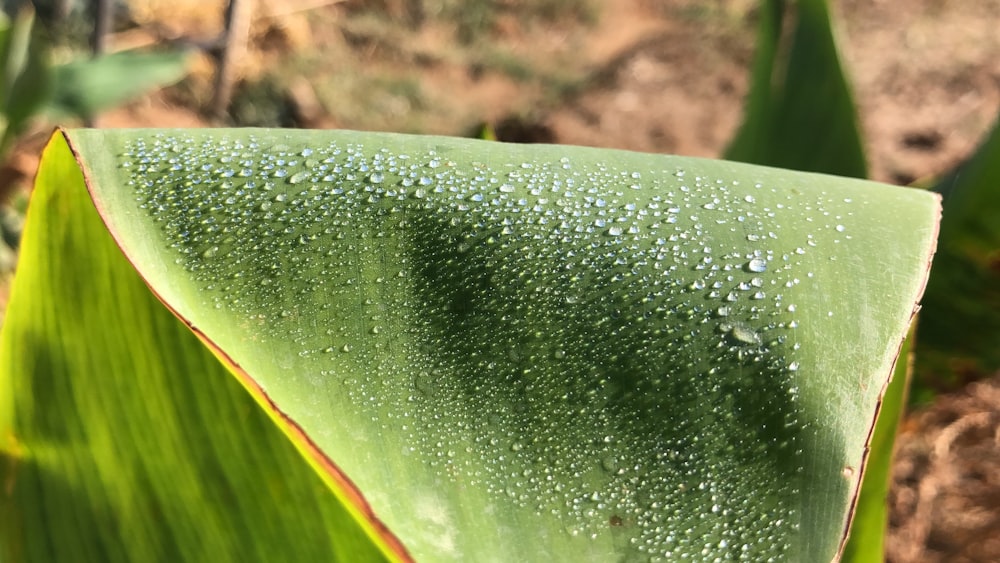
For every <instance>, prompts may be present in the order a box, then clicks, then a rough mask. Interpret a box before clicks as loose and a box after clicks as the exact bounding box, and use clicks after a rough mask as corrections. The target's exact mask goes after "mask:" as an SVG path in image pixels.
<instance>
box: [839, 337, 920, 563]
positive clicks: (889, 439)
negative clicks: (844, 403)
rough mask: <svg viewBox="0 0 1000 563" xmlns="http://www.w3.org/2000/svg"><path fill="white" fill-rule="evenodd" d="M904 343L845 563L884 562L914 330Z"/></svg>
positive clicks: (866, 470)
mask: <svg viewBox="0 0 1000 563" xmlns="http://www.w3.org/2000/svg"><path fill="white" fill-rule="evenodd" d="M915 327H916V324H914V325H913V326H911V327H910V332H909V334H908V335H907V337H906V341H905V342H903V347H902V349H901V350H900V353H899V357H898V358H897V360H896V369H895V370H893V375H892V380H891V381H890V382H889V385H888V387H886V391H885V396H883V397H882V404H881V406H880V407H879V412H878V419H877V421H876V423H875V430H874V431H873V434H872V441H871V451H870V453H869V456H868V460H867V462H866V463H865V467H864V476H863V477H862V480H861V490H860V491H859V493H858V506H857V510H856V511H855V514H854V520H853V521H852V523H851V533H850V535H849V537H848V540H847V545H846V546H845V548H844V557H843V559H842V561H844V562H845V563H869V562H870V563H882V561H885V533H886V528H887V525H888V523H889V506H888V500H887V499H888V498H889V478H890V476H891V471H892V458H893V444H894V443H895V441H896V430H897V429H898V428H899V422H900V420H901V419H902V417H903V413H904V412H905V410H906V409H905V407H906V395H907V390H908V389H909V384H910V374H911V373H912V371H913V352H912V344H913V340H914V330H913V329H914V328H915Z"/></svg>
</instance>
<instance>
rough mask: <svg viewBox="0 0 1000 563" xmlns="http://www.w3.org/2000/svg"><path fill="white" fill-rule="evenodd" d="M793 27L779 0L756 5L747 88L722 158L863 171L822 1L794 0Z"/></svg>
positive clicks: (841, 172) (845, 86) (848, 90)
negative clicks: (785, 30) (788, 29)
mask: <svg viewBox="0 0 1000 563" xmlns="http://www.w3.org/2000/svg"><path fill="white" fill-rule="evenodd" d="M791 4H792V5H793V6H794V8H795V10H794V13H793V15H794V22H793V26H792V27H793V29H794V32H793V33H791V34H789V35H788V36H784V35H783V34H782V26H783V20H784V17H783V16H784V15H785V11H786V3H785V2H784V1H782V0H766V1H765V2H763V3H762V5H761V10H760V16H759V17H760V23H759V25H758V34H757V44H756V49H757V51H756V53H755V55H754V65H753V74H752V76H751V87H750V93H749V95H748V99H747V108H746V112H745V114H744V118H743V119H744V121H743V125H742V126H741V127H740V129H739V131H738V132H737V134H736V137H735V138H734V139H733V141H732V143H731V144H730V146H729V148H728V149H727V150H726V155H725V157H726V158H728V159H732V160H739V161H743V162H752V163H755V164H766V165H769V166H780V167H782V168H790V169H793V170H808V171H812V172H823V173H827V174H838V175H841V176H853V177H856V178H864V177H865V176H867V172H866V169H867V167H866V164H865V156H864V149H863V147H862V142H861V135H860V133H859V131H858V119H857V114H856V113H855V109H854V99H853V95H852V94H851V88H850V86H849V84H848V82H847V79H846V77H845V76H844V72H843V70H842V68H841V64H840V56H839V55H838V52H837V44H836V41H835V37H834V32H833V27H832V25H831V22H830V13H829V8H828V7H827V3H826V1H825V0H798V1H796V2H792V3H791Z"/></svg>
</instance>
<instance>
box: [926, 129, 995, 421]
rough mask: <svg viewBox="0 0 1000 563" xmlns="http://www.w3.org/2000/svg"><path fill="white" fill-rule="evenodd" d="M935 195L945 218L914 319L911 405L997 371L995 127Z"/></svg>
mask: <svg viewBox="0 0 1000 563" xmlns="http://www.w3.org/2000/svg"><path fill="white" fill-rule="evenodd" d="M936 190H937V191H938V192H940V193H941V194H943V195H944V204H945V214H944V217H943V219H942V221H941V237H940V240H939V242H938V251H937V256H936V257H935V259H934V262H935V263H934V270H933V272H932V273H931V276H930V279H929V280H928V283H927V293H926V296H925V298H924V305H923V310H922V311H921V313H920V317H921V323H920V331H919V333H918V335H917V339H918V343H919V348H918V356H917V377H918V379H917V381H918V383H919V384H920V386H919V391H920V395H919V396H918V397H915V399H916V400H917V401H918V402H919V401H922V400H926V399H927V398H928V397H930V396H932V395H933V392H934V390H935V389H938V390H939V389H941V388H942V387H945V388H948V386H954V385H955V384H957V383H962V382H964V380H967V379H970V378H981V377H984V376H987V375H990V374H992V373H994V372H995V371H996V370H998V369H1000V345H998V344H1000V121H998V123H997V125H996V126H995V127H994V128H993V131H992V132H991V133H990V134H989V135H988V136H987V137H986V139H985V141H984V142H983V144H982V145H981V146H980V147H979V149H978V150H977V152H976V154H975V155H974V156H973V157H972V158H971V159H970V160H969V161H968V162H967V163H966V164H964V165H963V166H961V167H959V168H958V169H956V170H955V171H954V172H952V173H951V174H949V175H948V176H947V177H946V178H944V179H943V180H942V181H941V182H940V183H939V184H938V186H937V188H936Z"/></svg>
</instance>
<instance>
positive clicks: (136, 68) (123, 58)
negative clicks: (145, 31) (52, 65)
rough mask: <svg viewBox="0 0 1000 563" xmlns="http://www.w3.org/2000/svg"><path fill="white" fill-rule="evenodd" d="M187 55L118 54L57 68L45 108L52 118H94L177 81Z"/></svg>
mask: <svg viewBox="0 0 1000 563" xmlns="http://www.w3.org/2000/svg"><path fill="white" fill-rule="evenodd" d="M187 55H188V54H187V53H186V52H185V51H170V52H164V53H143V52H138V51H122V52H119V53H112V54H110V55H103V56H101V57H98V58H96V59H78V60H75V61H71V62H69V63H66V64H63V65H60V66H58V67H56V69H55V79H54V80H55V94H54V99H53V100H52V101H51V103H50V104H49V106H48V107H47V108H46V109H47V111H48V112H50V113H52V114H54V115H56V116H66V115H72V116H79V117H91V116H94V115H96V114H98V113H100V112H101V111H103V110H106V109H109V108H112V107H115V106H117V105H120V104H122V103H125V102H127V101H129V100H132V99H133V98H136V97H138V96H140V95H142V94H143V93H145V92H146V91H148V90H150V89H152V88H156V87H160V86H166V85H168V84H171V83H173V82H176V81H177V80H180V79H181V78H182V77H183V76H184V73H185V72H186V69H187V59H188V56H187Z"/></svg>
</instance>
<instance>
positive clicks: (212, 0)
mask: <svg viewBox="0 0 1000 563" xmlns="http://www.w3.org/2000/svg"><path fill="white" fill-rule="evenodd" d="M549 3H550V4H551V3H552V2H549ZM131 4H136V5H138V6H140V8H141V9H137V10H135V13H134V15H135V17H136V18H137V19H139V20H140V21H141V22H143V23H145V24H147V27H148V29H154V26H153V24H156V26H155V29H159V30H160V31H159V33H160V34H161V35H166V36H176V35H183V34H185V33H189V34H193V35H197V36H199V37H204V36H205V35H206V34H208V35H211V34H212V33H214V32H213V29H216V28H213V26H217V25H219V23H218V22H220V21H221V20H220V18H219V17H218V14H219V13H221V5H222V2H221V1H220V0H208V1H206V0H170V1H169V2H164V1H163V0H145V1H139V0H134V1H133V2H131ZM300 4H301V6H299V5H300ZM411 4H412V0H381V1H379V2H372V3H365V2H361V1H360V0H356V1H344V2H339V3H338V2H323V1H320V0H316V1H310V0H299V1H297V2H292V1H289V2H284V3H282V2H277V1H276V0H259V2H258V5H259V6H260V8H259V13H263V14H265V16H264V17H259V18H257V19H256V20H255V22H254V25H253V27H252V29H251V44H250V45H249V56H248V57H247V58H246V59H245V60H244V61H242V64H241V67H240V72H241V76H242V77H243V78H244V79H246V80H247V81H251V82H252V81H254V80H257V79H259V78H261V77H264V76H271V75H273V76H278V77H279V78H280V77H284V79H283V80H284V85H285V88H286V91H285V93H284V99H281V100H278V103H287V104H289V105H290V106H291V110H292V114H293V115H295V116H296V117H295V119H296V120H297V122H298V123H299V124H304V125H311V126H320V127H333V126H339V127H346V128H357V129H392V130H401V131H419V132H429V133H444V134H468V132H469V131H470V130H472V129H473V128H475V127H476V126H477V123H480V122H487V123H490V124H493V125H495V126H496V130H497V131H498V133H500V136H501V138H505V139H512V140H514V139H516V140H542V141H548V142H558V143H566V144H586V145H597V146H605V147H617V148H626V149H634V150H641V151H651V152H665V153H678V154H687V155H695V156H717V155H719V154H720V153H721V152H722V150H723V149H724V147H725V145H726V143H727V141H728V140H729V139H730V138H732V136H733V133H734V131H735V129H736V128H737V126H738V125H739V121H740V118H741V111H742V100H743V97H744V96H745V94H746V90H747V72H748V66H749V64H750V61H751V58H752V52H753V39H754V31H753V29H752V25H751V24H750V23H749V21H750V17H751V16H752V12H753V7H754V5H755V3H754V2H752V1H750V0H718V1H716V2H711V3H709V2H704V1H701V2H699V1H697V0H604V1H601V0H592V2H591V4H592V5H594V6H595V7H596V11H597V19H596V21H595V22H594V23H592V24H587V23H585V22H580V21H576V20H574V21H562V20H559V19H555V20H551V19H550V20H530V21H528V20H525V19H524V18H520V17H519V12H518V11H517V8H518V7H519V6H523V5H526V4H525V3H524V2H518V1H517V0H505V1H504V2H499V3H497V5H500V6H506V7H508V8H510V9H508V10H506V11H504V12H503V13H501V14H500V16H499V17H498V18H497V19H496V21H494V22H493V23H492V24H491V26H490V27H489V28H488V29H487V30H486V31H485V32H483V33H484V34H485V41H479V42H473V43H471V44H461V43H459V42H457V41H456V40H455V37H456V29H455V26H454V25H452V24H450V23H449V22H448V21H442V20H440V19H435V18H434V17H432V16H433V14H430V15H428V14H424V15H423V16H424V19H423V21H422V23H420V24H419V25H417V23H415V21H414V18H415V17H416V16H414V15H413V14H412V13H410V12H407V10H406V7H407V6H408V5H411ZM430 4H431V3H428V4H427V5H430ZM442 4H447V2H442ZM317 5H322V6H321V7H318V8H312V9H309V10H305V9H306V8H309V7H310V6H317ZM371 5H376V6H381V7H382V11H381V12H379V11H376V10H373V9H372V8H371V7H370V6H371ZM279 7H280V8H281V9H279ZM297 7H301V8H302V10H297ZM833 8H834V14H835V16H836V17H837V20H838V21H839V22H840V24H841V25H840V26H839V31H840V39H841V46H842V53H843V57H844V59H845V65H846V68H847V69H848V71H849V73H850V75H851V77H852V82H853V85H854V88H855V91H856V101H857V104H858V107H859V113H860V122H861V125H862V129H863V131H864V134H865V137H866V139H867V145H868V146H867V149H868V155H869V160H870V166H871V175H872V177H873V178H875V179H878V180H882V181H887V182H894V183H910V182H912V181H914V180H918V179H924V178H928V177H933V176H936V175H940V174H942V173H944V172H946V171H947V170H949V169H951V168H952V167H954V166H955V165H956V164H957V163H959V162H961V161H962V160H964V159H965V158H967V157H968V156H969V155H970V152H971V151H972V150H973V149H974V148H975V146H976V145H977V144H978V142H979V141H980V139H981V137H982V136H983V134H984V133H985V132H986V131H987V130H989V128H990V127H991V125H992V123H993V120H994V119H995V118H996V115H997V113H998V109H1000V32H998V30H1000V0H978V1H977V2H946V1H944V0H896V1H889V0H837V1H835V2H834V6H833ZM206 10H207V11H208V12H209V14H208V16H210V17H207V16H206ZM213 18H214V19H213ZM417 19H419V18H417ZM185 30H187V31H185ZM147 31H148V30H147ZM216 31H217V29H216ZM147 35H151V36H155V33H152V32H149V33H147ZM136 37H137V36H136V34H135V33H132V34H131V35H129V36H128V38H129V40H130V41H132V40H134V41H138V42H139V43H141V42H142V41H143V39H142V37H141V34H140V37H139V39H136ZM125 38H126V36H122V39H123V40H124V39H125ZM304 77H305V78H304ZM210 78H211V65H209V64H207V63H206V62H205V61H204V60H203V61H201V62H200V63H199V64H198V66H197V68H196V70H195V72H194V73H193V75H192V77H191V78H190V79H189V80H188V83H187V85H186V87H185V88H186V89H184V88H182V89H180V91H181V92H182V93H181V94H178V89H175V90H174V91H173V92H172V93H167V94H163V93H160V94H156V95H153V96H150V97H149V98H147V99H145V100H143V101H140V102H137V103H135V104H132V105H130V106H128V107H125V108H122V109H120V110H117V111H114V112H110V113H109V114H107V115H105V116H104V117H103V118H102V121H101V124H102V125H103V126H116V127H119V126H121V127H124V126H183V127H189V126H199V125H208V124H211V123H212V121H211V120H209V119H207V118H205V117H204V112H203V111H201V109H203V108H204V107H207V99H208V98H209V97H210V89H209V85H210V83H211V82H210ZM178 100H183V103H179V102H178ZM199 105H200V106H201V107H196V106H199ZM24 154H29V153H24ZM29 160H30V159H29ZM23 161H24V157H21V158H20V160H17V162H19V163H21V164H19V165H18V167H19V168H20V167H24V168H25V169H26V171H24V174H25V175H27V176H30V174H31V170H33V168H34V165H33V164H31V163H30V162H29V163H28V164H24V163H23ZM893 485H894V486H893V490H892V493H891V498H890V502H891V508H892V516H891V523H890V533H889V537H888V540H887V549H888V555H889V559H890V560H891V561H893V562H897V563H902V562H917V561H970V562H971V561H1000V376H998V378H997V379H995V380H993V381H992V382H982V383H976V384H973V385H971V386H970V387H969V388H967V389H966V390H965V391H964V392H963V393H961V394H959V395H955V396H945V397H941V398H940V399H939V400H938V401H937V403H936V404H935V405H933V406H932V407H931V408H929V409H928V410H926V411H923V412H919V413H914V414H912V415H911V416H910V417H909V418H908V420H907V422H906V423H905V424H904V432H903V433H902V434H901V436H900V438H899V445H898V455H897V459H896V462H895V466H894V471H893Z"/></svg>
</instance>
